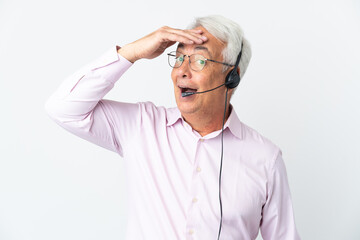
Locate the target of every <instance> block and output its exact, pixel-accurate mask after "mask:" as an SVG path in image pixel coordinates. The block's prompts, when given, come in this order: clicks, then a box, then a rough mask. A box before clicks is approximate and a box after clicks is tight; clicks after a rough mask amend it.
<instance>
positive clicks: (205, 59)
mask: <svg viewBox="0 0 360 240" xmlns="http://www.w3.org/2000/svg"><path fill="white" fill-rule="evenodd" d="M172 53H180V52H178V51H171V52H169V53H167V55H168V63H169V65H170V67H172V68H179V67H181V65H182V64H183V63H184V62H185V60H184V61H182V62H181V64H180V65H179V66H178V67H175V66H174V67H173V66H171V64H170V61H169V58H170V57H175V58H176V54H175V55H171V54H172ZM180 54H181V55H183V56H184V59H185V56H186V57H188V58H189V67H190V68H191V69H192V70H193V71H195V72H200V71H202V70H203V69H204V67H205V66H206V62H207V61H210V62H214V63H220V64H223V65H225V66H229V67H233V66H235V65H232V64H229V63H225V62H219V61H216V60H213V59H208V58H206V57H204V56H203V55H201V54H198V53H194V54H191V55H186V54H182V53H180ZM193 55H200V56H202V57H203V58H204V61H205V64H204V66H203V68H202V69H200V70H194V69H193V68H192V67H191V61H190V57H191V56H193ZM179 57H180V56H179Z"/></svg>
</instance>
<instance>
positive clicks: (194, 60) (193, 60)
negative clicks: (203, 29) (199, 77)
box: [167, 51, 234, 72]
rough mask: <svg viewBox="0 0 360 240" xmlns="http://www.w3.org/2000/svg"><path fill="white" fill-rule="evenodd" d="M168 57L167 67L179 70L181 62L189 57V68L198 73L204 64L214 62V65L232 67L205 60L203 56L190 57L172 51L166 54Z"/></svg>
mask: <svg viewBox="0 0 360 240" xmlns="http://www.w3.org/2000/svg"><path fill="white" fill-rule="evenodd" d="M167 55H168V61H169V65H170V67H172V68H179V67H180V66H181V65H182V64H183V62H184V61H185V57H189V66H190V68H191V69H192V70H194V71H196V72H199V71H201V70H203V69H204V67H205V65H206V62H207V61H210V62H214V63H221V64H223V65H226V66H230V67H231V66H234V65H231V64H228V63H224V62H218V61H215V60H212V59H207V58H205V57H204V56H203V55H200V54H192V55H185V54H182V53H179V52H177V51H173V52H170V53H168V54H167Z"/></svg>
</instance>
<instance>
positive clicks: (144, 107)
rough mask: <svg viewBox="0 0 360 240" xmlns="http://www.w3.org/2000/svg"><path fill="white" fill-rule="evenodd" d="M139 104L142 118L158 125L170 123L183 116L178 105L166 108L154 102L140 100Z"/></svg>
mask: <svg viewBox="0 0 360 240" xmlns="http://www.w3.org/2000/svg"><path fill="white" fill-rule="evenodd" d="M138 104H139V108H140V112H141V118H142V120H143V121H148V122H151V123H153V124H154V123H155V124H156V125H159V124H160V125H164V124H165V125H170V124H172V123H174V122H176V121H177V119H179V118H180V117H181V113H180V111H179V110H178V108H176V107H174V108H166V107H163V106H156V105H155V104H154V103H152V102H140V103H138Z"/></svg>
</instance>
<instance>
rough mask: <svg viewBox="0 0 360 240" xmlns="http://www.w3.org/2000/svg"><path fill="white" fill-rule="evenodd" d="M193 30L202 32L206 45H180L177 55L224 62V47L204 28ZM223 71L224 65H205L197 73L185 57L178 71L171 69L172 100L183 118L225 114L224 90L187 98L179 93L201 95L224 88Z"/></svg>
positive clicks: (207, 63)
mask: <svg viewBox="0 0 360 240" xmlns="http://www.w3.org/2000/svg"><path fill="white" fill-rule="evenodd" d="M196 29H201V30H203V35H205V36H206V37H207V38H208V41H206V42H205V43H203V44H201V45H182V44H180V45H179V46H178V49H177V51H178V52H180V53H182V54H185V55H192V54H201V55H203V56H204V57H205V58H208V59H213V60H216V61H219V62H223V57H222V54H221V53H222V50H223V49H224V47H225V44H224V43H223V42H221V41H220V40H218V39H217V38H215V37H214V36H213V35H211V34H210V33H209V32H208V31H207V30H206V29H205V28H203V27H197V28H196ZM222 68H223V65H222V64H220V63H214V62H211V61H207V62H206V65H205V67H204V68H203V70H201V71H199V72H196V71H194V70H192V69H191V68H190V66H189V58H188V57H185V59H184V62H183V63H182V65H181V66H180V67H179V68H173V70H172V72H171V78H172V81H173V84H174V91H175V99H176V103H177V106H178V108H179V110H180V112H181V113H182V115H183V116H184V117H185V116H186V115H188V114H206V115H209V114H219V113H220V115H221V112H223V111H224V101H225V92H226V87H225V86H223V87H220V88H218V89H216V90H214V91H211V92H207V93H202V94H193V95H191V96H188V97H182V96H181V93H182V92H186V91H191V92H202V91H206V90H209V89H212V88H215V87H217V86H219V85H221V84H223V83H224V82H225V77H226V74H227V72H225V73H223V72H222ZM229 71H230V70H229ZM209 116H212V115H209Z"/></svg>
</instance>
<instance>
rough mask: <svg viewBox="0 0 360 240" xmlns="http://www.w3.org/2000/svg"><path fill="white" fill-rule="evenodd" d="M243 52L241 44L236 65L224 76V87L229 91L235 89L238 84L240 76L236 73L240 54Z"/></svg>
mask: <svg viewBox="0 0 360 240" xmlns="http://www.w3.org/2000/svg"><path fill="white" fill-rule="evenodd" d="M242 50H243V44H241V50H240V52H239V55H238V57H237V59H236V63H235V65H234V68H233V69H232V70H231V71H230V72H229V73H228V74H227V75H226V78H225V86H226V87H227V88H229V89H232V88H236V87H237V86H238V85H239V83H240V75H239V74H238V72H237V68H238V66H239V63H240V58H241V53H242Z"/></svg>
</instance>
